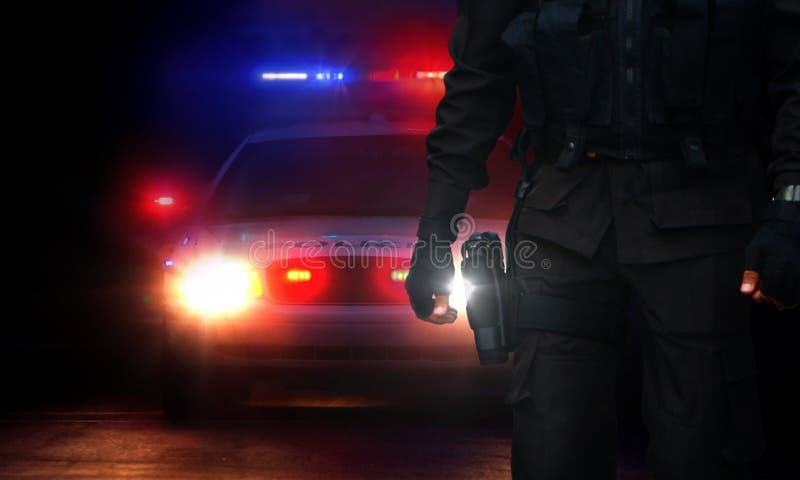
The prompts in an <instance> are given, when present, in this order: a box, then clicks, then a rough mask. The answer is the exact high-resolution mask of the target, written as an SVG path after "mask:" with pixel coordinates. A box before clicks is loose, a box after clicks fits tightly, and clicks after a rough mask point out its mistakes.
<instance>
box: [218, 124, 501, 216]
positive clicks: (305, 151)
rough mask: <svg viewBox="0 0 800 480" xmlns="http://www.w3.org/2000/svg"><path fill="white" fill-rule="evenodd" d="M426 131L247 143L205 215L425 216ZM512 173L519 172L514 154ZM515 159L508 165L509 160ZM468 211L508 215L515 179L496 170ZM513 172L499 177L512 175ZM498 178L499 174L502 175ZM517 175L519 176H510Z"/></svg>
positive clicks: (479, 213)
mask: <svg viewBox="0 0 800 480" xmlns="http://www.w3.org/2000/svg"><path fill="white" fill-rule="evenodd" d="M425 154H426V149H425V136H424V135H421V134H415V135H412V134H406V135H367V136H342V137H318V138H300V139H290V140H272V141H266V142H260V143H252V144H248V145H247V146H246V147H245V148H244V149H243V150H242V152H241V153H240V154H239V156H238V157H237V158H236V159H235V160H234V162H233V163H232V165H231V166H230V168H229V169H228V171H227V172H226V173H225V175H224V176H223V178H222V180H221V182H220V184H219V185H218V187H217V189H216V190H215V191H214V193H213V195H212V197H211V201H210V202H209V204H208V206H207V209H206V212H205V216H206V218H207V219H209V220H212V221H226V220H239V219H253V218H261V217H274V216H288V215H291V216H294V215H351V216H353V215H358V216H361V215H378V216H419V215H420V214H421V213H422V210H423V207H424V202H425V193H426V189H427V176H428V169H427V166H426V164H425ZM492 163H494V164H498V163H502V168H501V169H500V170H504V171H505V172H506V173H509V172H514V173H513V174H512V175H516V171H514V170H513V169H512V168H510V167H511V165H510V163H511V162H509V161H508V160H507V159H506V160H505V161H504V162H492ZM507 164H509V165H507ZM490 175H491V176H492V183H494V184H503V185H493V188H492V189H491V190H494V191H497V192H502V195H496V194H495V195H493V194H492V191H490V190H489V189H484V190H481V191H478V192H473V197H474V198H471V199H470V208H469V209H468V211H469V213H470V214H472V215H473V216H476V217H485V218H508V215H509V213H510V208H511V203H510V200H511V189H512V188H513V180H510V179H508V178H505V179H503V178H497V179H495V178H494V177H495V175H493V171H492V169H490ZM508 176H509V175H508V174H504V175H500V177H508ZM495 180H498V181H497V182H496V181H495ZM509 182H512V183H509Z"/></svg>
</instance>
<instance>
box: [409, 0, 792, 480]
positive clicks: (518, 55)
mask: <svg viewBox="0 0 800 480" xmlns="http://www.w3.org/2000/svg"><path fill="white" fill-rule="evenodd" d="M766 3H767V5H765V2H764V1H763V0H541V1H538V2H537V1H534V2H530V1H521V0H520V1H515V0H498V1H485V0H462V1H460V2H459V11H458V12H459V13H458V18H457V20H456V24H455V28H454V31H453V34H452V38H451V43H450V50H451V54H452V57H453V60H454V61H455V66H454V68H453V69H452V70H451V71H450V72H449V73H448V74H447V75H446V76H445V86H446V93H445V96H444V98H443V99H442V101H441V103H440V104H439V106H438V108H437V111H436V119H437V126H436V127H435V128H434V129H433V131H432V132H431V133H430V135H429V136H428V139H427V142H428V151H429V155H428V157H427V162H428V165H429V168H430V182H429V193H428V203H427V207H426V210H425V212H424V213H423V216H422V219H421V222H420V228H419V231H418V236H419V238H420V239H423V240H425V239H429V238H431V237H432V236H436V237H437V238H439V239H445V240H446V241H452V240H453V239H454V238H455V235H454V234H453V233H452V232H450V231H449V228H448V227H449V219H450V218H451V217H452V216H453V215H454V214H458V213H460V212H462V211H463V210H464V207H465V205H466V201H467V196H468V192H469V191H470V190H472V189H479V188H482V187H484V186H485V185H486V184H487V183H488V181H489V179H488V177H487V173H486V169H485V161H486V158H487V156H488V154H489V152H490V151H491V150H492V148H493V147H494V145H495V142H496V140H497V138H498V137H499V136H500V135H501V134H502V133H503V132H504V131H505V129H506V127H507V125H508V123H509V121H510V119H511V116H512V114H513V110H514V106H515V101H516V96H517V95H516V93H517V90H519V96H520V102H521V105H522V109H523V116H524V121H525V129H524V130H525V132H526V134H525V137H524V139H530V143H531V144H532V146H533V149H534V151H535V152H536V164H537V170H536V171H535V173H534V174H533V177H532V178H531V184H532V188H522V189H521V191H519V196H518V198H519V201H518V209H517V210H515V214H514V216H512V222H510V225H509V230H508V232H507V235H506V237H507V238H506V240H507V242H508V244H507V248H508V251H507V254H508V261H509V275H510V283H509V287H510V291H511V292H512V294H511V298H512V300H511V303H512V305H511V308H512V309H513V311H514V312H515V315H514V317H515V318H516V321H517V326H516V327H517V329H518V332H519V345H518V347H517V349H516V351H515V357H514V366H513V385H512V387H511V391H510V394H509V398H508V400H509V401H510V402H512V403H513V406H514V435H513V449H512V469H513V473H514V478H535V479H551V478H552V479H555V478H559V479H561V478H564V479H573V478H576V479H583V478H586V479H605V478H614V475H615V473H614V472H615V461H614V460H615V458H614V455H615V441H616V438H615V437H616V416H615V411H614V408H615V400H614V389H615V387H614V381H615V376H616V364H617V360H618V358H617V357H618V353H619V352H618V350H619V340H620V339H621V337H622V335H623V333H624V324H623V318H624V315H623V309H624V307H625V306H626V305H627V302H628V298H629V297H630V296H631V295H632V294H635V295H636V297H637V298H638V300H639V304H640V305H641V310H642V313H643V317H644V318H645V320H646V322H647V327H648V328H647V332H648V333H647V335H646V338H645V340H644V345H643V347H644V348H643V350H644V362H645V365H644V374H645V378H644V389H645V391H644V396H643V399H644V412H643V414H644V416H645V421H646V424H647V427H648V430H649V433H650V438H651V448H650V450H649V455H648V456H649V462H650V465H651V468H652V469H653V473H654V475H655V477H656V478H657V479H659V480H663V479H678V478H680V479H687V478H698V479H700V478H702V479H716V478H738V477H737V475H738V474H739V468H738V466H737V465H738V464H740V463H744V462H747V461H748V460H752V459H753V458H755V457H757V456H758V455H759V454H760V453H761V451H762V449H763V447H764V445H763V436H762V431H761V423H760V422H761V421H760V410H759V405H758V399H757V392H756V384H755V374H756V371H755V365H754V358H753V352H752V345H751V340H750V333H749V327H748V305H749V302H750V300H749V299H748V298H747V297H745V296H743V295H741V294H740V293H739V291H738V290H739V288H738V287H739V282H740V280H741V276H742V270H743V269H744V268H745V253H744V252H745V247H746V246H747V245H748V242H750V241H751V239H752V238H753V234H754V232H755V231H757V230H756V228H754V227H757V226H758V222H759V221H760V218H759V217H761V216H762V212H764V205H765V202H766V200H767V199H768V197H769V195H768V193H769V192H768V191H767V190H768V189H769V188H773V189H777V188H780V187H783V186H786V185H797V184H800V60H799V59H798V55H800V50H798V48H799V47H798V45H799V43H798V28H800V27H799V26H800V2H797V1H795V0H774V1H771V2H766ZM765 32H768V33H769V34H771V35H765ZM765 53H766V55H765ZM765 66H766V67H768V68H766V69H765V68H763V67H765ZM762 72H767V73H768V75H769V76H768V78H765V79H762V78H761V77H762ZM764 85H766V86H767V93H768V95H769V98H768V99H769V100H770V101H771V104H772V108H773V109H774V111H775V112H777V113H773V114H772V117H771V118H770V120H774V125H773V126H772V127H774V128H772V134H771V139H770V141H761V140H762V139H763V138H765V137H766V135H767V134H765V132H766V131H767V129H768V128H769V127H770V126H766V127H765V125H764V123H763V122H762V121H761V119H762V118H763V116H764V115H763V111H762V105H763V104H764V102H762V101H761V100H760V93H761V90H762V87H763V86H764ZM765 145H767V147H768V148H766V149H765V148H763V147H764V146H765ZM764 151H767V152H768V153H766V155H765V154H764V153H763V152H764ZM764 156H768V157H770V158H769V160H771V161H770V162H769V166H768V169H767V170H766V172H765V171H764V169H763V167H762V163H764V162H762V158H763V157H764ZM765 173H766V174H767V175H766V176H765ZM767 177H768V178H767ZM767 180H769V181H767ZM523 187H524V185H523ZM783 203H784V202H773V204H774V205H772V204H771V206H770V208H768V209H767V210H766V211H767V215H766V221H767V222H772V223H770V225H771V227H770V228H771V229H768V228H766V227H761V230H758V232H759V236H757V237H756V238H757V239H758V238H762V239H763V238H766V239H767V240H766V241H765V242H766V243H767V244H771V245H775V244H777V243H781V242H783V243H781V245H783V246H784V247H785V248H786V249H788V250H791V251H787V252H786V255H785V256H784V257H780V258H777V257H775V258H777V260H774V261H773V260H769V261H768V262H767V264H768V265H773V267H769V269H770V271H771V272H773V273H771V274H770V278H771V279H775V278H779V277H780V278H781V279H782V280H781V281H780V282H778V281H777V280H775V281H773V280H770V282H771V285H774V287H772V288H773V292H782V293H781V294H782V295H783V297H784V298H786V299H793V298H797V297H796V295H797V283H796V282H797V272H796V271H795V269H797V270H800V268H798V264H797V248H798V242H800V239H799V238H798V236H797V235H798V215H797V212H798V209H797V208H796V204H795V205H791V206H789V207H786V206H785V205H783ZM778 204H781V205H778ZM775 205H778V206H775ZM775 226H777V227H775ZM772 227H775V228H772ZM767 230H769V231H770V232H772V233H765V232H766V231H767ZM775 232H778V233H777V234H775V235H777V237H780V239H779V240H778V241H777V243H775V242H772V238H773V237H771V236H770V235H772V234H773V233H775ZM524 242H528V243H529V244H530V245H533V246H534V248H528V249H524V252H523V253H522V254H521V256H520V257H517V256H516V254H515V253H514V252H516V250H515V247H516V246H517V245H519V244H521V243H524ZM771 242H772V243H771ZM751 245H753V244H751ZM760 245H761V244H759V248H760ZM787 245H788V246H787ZM753 248H754V249H755V247H753ZM781 248H783V247H781ZM792 249H793V250H792ZM753 251H755V250H753ZM759 251H760V250H759ZM771 258H772V257H771ZM761 263H763V262H755V263H754V266H758V267H760V266H761ZM756 264H758V265H756ZM766 268H767V267H765V270H764V272H763V274H764V275H766ZM415 269H416V271H415ZM445 271H446V272H449V270H448V269H445ZM427 272H428V271H427V270H424V269H422V268H417V267H416V266H415V267H414V268H412V272H411V274H410V275H409V280H408V282H407V288H408V289H409V294H410V296H412V303H414V297H413V295H412V293H413V292H415V291H422V290H425V289H424V288H420V285H426V284H425V282H424V281H423V280H422V279H423V278H427V277H426V275H428V273H427ZM776 272H777V273H776ZM448 274H449V273H448ZM431 275H434V274H431ZM432 278H433V277H432ZM765 281H766V280H765ZM792 282H795V283H792ZM431 283H433V287H431V288H432V290H431V289H430V288H429V289H428V290H425V292H426V294H427V297H428V299H429V298H430V293H431V291H432V292H433V293H436V294H441V293H446V288H445V287H443V286H442V285H443V282H439V283H438V284H437V283H436V282H429V283H428V285H430V284H431ZM409 284H411V285H410V286H409ZM779 284H780V285H779ZM785 292H788V293H787V294H784V293H785ZM767 293H769V292H767ZM419 305H420V303H419V302H417V306H415V310H416V311H417V315H418V316H420V317H425V316H427V313H428V312H424V311H422V310H425V308H420V307H419ZM421 305H423V306H427V305H428V303H423V304H421Z"/></svg>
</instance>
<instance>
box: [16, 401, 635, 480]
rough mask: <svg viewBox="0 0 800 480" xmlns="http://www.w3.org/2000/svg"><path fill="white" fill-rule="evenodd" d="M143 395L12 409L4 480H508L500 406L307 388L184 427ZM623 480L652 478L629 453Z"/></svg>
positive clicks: (506, 428) (506, 425)
mask: <svg viewBox="0 0 800 480" xmlns="http://www.w3.org/2000/svg"><path fill="white" fill-rule="evenodd" d="M146 397H147V396H146V395H145V396H144V397H142V398H140V399H138V400H137V399H132V397H131V396H130V395H126V396H125V397H124V400H122V399H113V398H112V399H105V400H96V401H94V403H90V404H83V405H74V404H73V405H67V406H65V407H63V408H56V407H54V406H52V405H51V406H50V407H48V408H38V409H36V410H29V411H24V410H23V411H6V412H5V413H3V414H2V415H1V416H0V478H9V479H12V478H13V479H48V480H51V479H84V478H86V479H117V478H120V479H156V478H158V479H178V478H181V479H182V478H192V479H256V478H258V479H317V478H319V479H339V478H342V479H344V478H346V479H362V478H369V479H404V478H418V479H442V478H453V479H508V478H510V464H509V456H510V448H511V438H510V436H511V421H510V418H509V416H508V412H507V411H505V410H504V409H502V408H499V409H494V410H493V411H491V410H490V411H486V410H483V409H484V408H485V407H484V406H481V405H472V406H469V405H461V406H460V407H459V408H448V407H447V406H444V405H438V406H436V407H430V406H428V407H424V408H423V407H419V406H411V405H402V406H399V405H389V404H387V403H383V402H381V401H374V399H369V398H364V397H350V398H348V397H347V396H341V395H333V396H331V395H330V393H329V392H328V393H325V392H313V391H312V392H303V394H302V395H300V396H299V397H298V396H297V395H295V396H294V397H293V398H284V399H283V400H282V401H283V403H284V406H276V400H275V398H271V399H270V400H269V401H265V400H264V399H259V398H258V389H257V388H256V389H255V390H254V393H253V395H251V397H250V398H249V399H248V400H247V401H246V402H244V403H243V404H241V405H240V406H238V407H235V408H234V409H233V410H231V411H226V412H222V413H221V414H218V415H217V416H216V417H212V418H211V419H205V420H202V421H194V422H189V423H183V424H174V423H171V422H168V421H167V420H165V419H164V418H163V417H162V415H161V413H160V411H158V409H157V404H154V403H151V399H149V398H146ZM621 464H622V466H621V467H620V476H619V478H620V479H625V480H634V479H636V480H638V479H643V478H645V477H644V474H643V473H642V471H641V469H640V468H637V466H636V465H635V464H636V462H629V461H626V460H625V459H624V458H621Z"/></svg>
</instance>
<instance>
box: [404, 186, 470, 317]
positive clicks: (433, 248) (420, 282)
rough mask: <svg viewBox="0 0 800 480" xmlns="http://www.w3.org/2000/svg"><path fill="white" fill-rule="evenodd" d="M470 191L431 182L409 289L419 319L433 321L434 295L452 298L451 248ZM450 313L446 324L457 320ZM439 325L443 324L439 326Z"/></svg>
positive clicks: (415, 249)
mask: <svg viewBox="0 0 800 480" xmlns="http://www.w3.org/2000/svg"><path fill="white" fill-rule="evenodd" d="M468 198H469V190H466V189H463V188H461V187H458V186H455V185H451V184H448V183H442V182H438V181H435V180H429V181H428V196H427V201H426V203H425V211H424V212H423V213H422V217H421V218H420V221H419V227H418V228H417V238H418V241H417V243H416V244H414V253H413V254H412V255H411V269H410V270H409V272H408V277H406V282H405V287H406V292H407V293H408V299H409V301H410V303H411V308H413V309H414V313H415V314H416V315H417V317H418V318H421V319H422V320H430V318H429V317H430V316H431V314H432V313H433V307H434V300H433V298H432V296H433V295H450V293H451V292H450V284H451V283H452V281H453V276H454V275H455V267H454V266H453V254H452V251H451V250H450V246H451V245H452V243H453V242H454V241H455V239H456V237H457V236H458V230H457V223H458V222H457V218H458V217H459V216H460V214H461V213H462V212H463V211H464V208H465V207H466V205H467V200H468ZM449 310H451V311H448V312H446V313H447V314H448V315H451V316H452V318H451V319H449V320H448V318H442V323H448V322H452V321H453V320H455V315H456V313H455V309H453V308H450V309H449ZM435 323H439V322H435Z"/></svg>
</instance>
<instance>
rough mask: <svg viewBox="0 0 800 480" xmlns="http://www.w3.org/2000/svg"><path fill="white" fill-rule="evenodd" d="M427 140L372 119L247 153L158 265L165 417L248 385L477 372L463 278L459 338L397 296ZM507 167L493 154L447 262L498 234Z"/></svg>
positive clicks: (507, 198) (275, 138) (292, 136)
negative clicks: (482, 236) (258, 380)
mask: <svg viewBox="0 0 800 480" xmlns="http://www.w3.org/2000/svg"><path fill="white" fill-rule="evenodd" d="M431 126H432V125H430V124H427V123H420V122H408V121H388V120H386V119H384V118H381V117H373V118H370V119H369V120H364V121H343V122H327V123H324V124H318V123H317V124H315V123H301V124H294V125H287V126H281V127H277V128H270V129H266V130H262V131H258V132H256V133H253V134H251V135H249V136H247V137H246V138H245V139H244V141H243V142H242V143H241V144H240V145H239V146H238V148H236V150H235V151H234V152H233V153H232V154H231V155H230V157H229V158H228V159H227V160H226V161H225V162H224V164H223V165H222V166H221V167H220V169H219V171H218V173H217V174H216V177H215V178H214V179H213V182H212V184H211V186H210V187H209V189H208V193H207V194H206V196H205V198H204V199H203V202H202V205H201V208H200V209H199V212H198V215H197V218H196V220H195V221H194V222H192V224H191V225H192V226H191V227H188V228H187V229H186V230H185V232H184V233H183V234H181V236H180V238H179V239H178V241H177V245H176V246H175V248H174V251H173V252H172V254H171V255H170V256H169V257H168V258H166V259H164V265H163V270H164V289H165V290H164V295H165V305H164V343H163V345H164V352H163V353H164V355H163V382H162V383H163V385H162V387H163V388H162V391H163V408H164V410H165V412H166V413H167V414H168V415H172V416H178V415H182V414H184V413H187V412H190V411H193V409H194V408H195V407H197V406H198V405H199V404H200V403H201V401H205V400H208V399H209V398H213V399H216V400H219V399H224V400H226V401H230V400H233V398H232V397H233V396H237V395H245V394H246V393H245V392H246V389H244V388H242V387H244V386H246V385H248V383H247V380H248V379H249V378H250V374H251V373H253V372H256V371H257V372H259V373H261V374H263V375H264V376H266V377H268V378H273V379H275V380H276V381H279V380H280V379H283V380H285V381H289V382H291V381H292V380H296V379H298V378H302V377H303V376H304V375H309V372H312V373H310V376H311V378H312V379H319V380H322V379H336V378H340V379H342V378H349V377H352V376H353V375H356V374H359V373H368V372H371V373H373V374H377V377H379V378H381V379H382V380H383V381H386V380H387V379H388V380H389V381H390V382H391V381H392V379H393V378H396V379H397V381H398V383H402V382H404V381H405V380H404V379H405V378H406V377H404V376H403V375H405V373H407V372H409V371H424V372H427V373H434V374H435V373H437V372H438V373H440V374H444V375H443V376H442V377H443V378H445V379H447V378H450V379H452V378H455V377H454V376H453V375H454V374H455V373H456V372H461V373H463V372H469V371H474V370H478V369H485V368H486V367H479V364H478V359H477V355H476V353H475V346H474V341H473V335H472V332H471V330H470V329H469V325H468V323H467V320H466V316H465V312H464V305H465V298H464V290H463V287H462V285H461V283H462V282H461V281H460V278H459V277H458V276H457V277H456V281H455V284H454V294H453V297H452V299H451V303H452V304H453V305H454V306H455V307H456V308H457V309H458V311H459V318H458V319H457V321H456V322H455V324H454V325H448V326H439V325H433V324H430V323H427V322H423V321H420V320H419V319H417V318H416V317H415V316H414V314H413V311H412V310H411V308H410V306H409V305H408V298H407V295H406V292H405V289H404V284H403V282H404V280H405V277H406V274H407V272H408V267H409V265H408V259H409V258H410V256H411V249H412V246H413V242H414V241H415V239H416V237H415V232H416V227H417V222H418V219H419V215H420V214H421V212H422V209H423V205H424V201H425V189H426V184H427V180H426V178H427V167H426V164H425V153H426V151H425V135H426V134H427V133H428V132H429V131H430V129H431ZM507 153H508V146H507V143H506V142H503V141H500V142H499V143H498V148H497V149H496V150H495V152H494V154H493V156H492V158H491V159H490V160H489V173H490V175H491V176H492V184H491V185H490V186H489V187H487V188H485V189H482V190H479V191H476V192H473V194H472V197H471V199H470V203H469V206H468V209H467V210H468V213H469V214H470V215H471V219H468V220H467V221H464V222H462V227H463V228H465V229H466V231H465V232H464V234H463V235H460V236H459V240H457V241H456V243H455V244H454V254H455V258H456V260H458V258H459V257H458V247H459V246H460V243H461V242H462V241H463V240H464V239H465V238H466V236H465V235H466V234H467V233H469V231H470V230H471V231H478V230H480V231H483V230H493V231H497V232H501V233H503V232H504V230H505V226H506V221H507V220H506V219H507V217H508V215H509V214H510V211H511V208H512V203H513V198H512V193H511V192H512V190H513V186H514V181H515V180H516V175H517V172H516V170H514V168H513V165H512V163H511V162H510V161H509V160H508V156H507ZM501 368H505V367H501ZM484 371H485V370H484ZM320 372H322V373H320ZM378 372H379V373H378ZM401 372H402V373H401ZM239 374H243V375H239ZM401 376H402V378H401ZM231 379H236V381H235V382H231V381H229V380H231ZM332 381H335V380H332ZM431 386H432V387H433V388H440V387H441V388H444V387H443V384H433V385H431Z"/></svg>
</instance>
